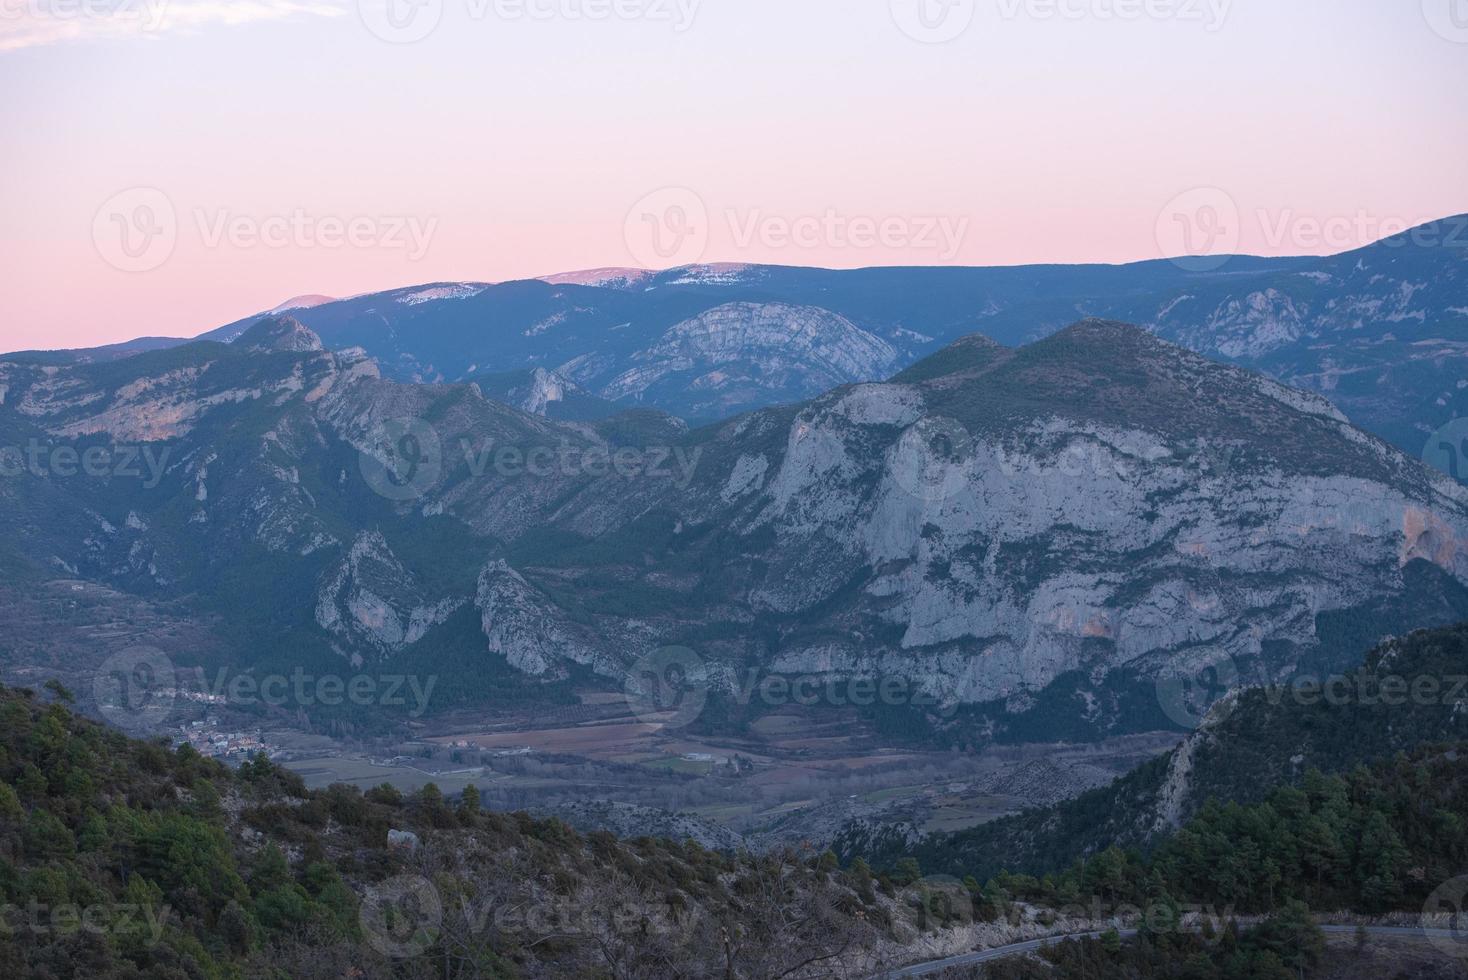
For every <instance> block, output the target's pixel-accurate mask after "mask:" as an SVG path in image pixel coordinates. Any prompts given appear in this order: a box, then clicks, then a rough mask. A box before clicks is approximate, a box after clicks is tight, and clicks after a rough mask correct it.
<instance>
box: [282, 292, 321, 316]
mask: <svg viewBox="0 0 1468 980" xmlns="http://www.w3.org/2000/svg"><path fill="white" fill-rule="evenodd" d="M336 301H337V298H336V297H335V296H322V295H319V294H316V293H310V294H307V295H305V296H292V297H291V298H290V299H288V300H286V301H285V302H284V303H281V304H280V305H279V306H277V307H275V308H274V309H271V310H266V311H265V315H266V316H277V315H279V314H281V313H289V312H290V311H291V310H309V309H313V308H315V307H317V306H325V305H326V304H327V303H335V302H336Z"/></svg>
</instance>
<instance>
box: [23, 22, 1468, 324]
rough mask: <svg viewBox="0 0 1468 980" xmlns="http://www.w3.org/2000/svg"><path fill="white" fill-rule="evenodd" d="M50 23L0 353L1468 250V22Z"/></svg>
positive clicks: (32, 63)
mask: <svg viewBox="0 0 1468 980" xmlns="http://www.w3.org/2000/svg"><path fill="white" fill-rule="evenodd" d="M28 2H29V0H0V86H3V90H4V91H5V92H6V93H7V98H6V100H5V101H4V103H3V105H0V134H3V135H0V141H3V150H4V160H5V179H4V182H3V185H0V214H3V217H4V222H3V225H0V267H3V268H4V270H5V273H6V274H5V286H4V289H3V292H0V324H3V326H0V350H14V349H20V348H27V347H60V346H85V345H92V344H99V343H107V342H112V341H118V340H122V339H126V338H129V337H133V336H138V335H143V334H159V335H175V336H182V335H193V334H196V333H199V332H202V331H204V330H208V329H211V328H213V327H215V326H218V325H220V324H222V323H225V322H228V321H230V320H233V319H236V318H238V317H241V316H245V315H248V314H250V313H252V312H257V311H260V310H263V309H267V308H269V307H271V306H274V305H275V304H277V303H279V302H280V301H282V300H284V299H286V298H288V297H290V296H294V295H298V294H303V293H326V294H330V295H337V296H342V295H350V294H354V293H361V292H367V291H372V290H378V289H385V288H390V287H394V286H400V285H409V284H414V283H422V282H432V281H440V280H487V281H498V280H505V279H512V278H520V277H527V276H534V275H540V274H546V273H550V272H556V271H562V270H569V269H578V268H591V267H598V266H610V265H646V264H656V265H663V264H678V263H681V262H684V261H710V262H712V261H742V262H776V263H783V264H789V265H822V266H832V267H857V266H868V265H887V264H894V265H897V264H900V265H913V264H920V265H934V264H960V265H981V264H1015V263H1025V262H1090V261H1096V262H1121V261H1131V260H1136V259H1145V258H1157V257H1160V256H1161V255H1162V254H1163V253H1165V252H1177V251H1181V250H1182V247H1183V246H1182V245H1181V244H1180V243H1181V242H1182V241H1183V239H1182V237H1181V236H1182V229H1183V228H1184V225H1180V224H1178V222H1177V218H1178V214H1177V213H1176V212H1178V211H1179V209H1181V211H1182V217H1183V218H1184V219H1186V220H1192V221H1198V220H1206V219H1210V218H1211V217H1212V216H1213V215H1215V214H1218V215H1221V216H1222V217H1223V226H1224V227H1223V228H1222V229H1221V230H1222V232H1223V233H1221V234H1214V235H1211V236H1210V235H1207V234H1203V233H1204V232H1207V231H1209V230H1210V229H1214V224H1212V223H1210V224H1209V225H1208V227H1207V228H1200V229H1195V231H1196V232H1197V234H1196V235H1195V236H1194V238H1193V241H1194V242H1202V243H1203V244H1204V245H1209V246H1212V247H1214V248H1229V249H1231V250H1238V251H1248V252H1255V253H1263V254H1290V253H1325V252H1333V251H1340V250H1344V249H1345V248H1348V247H1351V246H1353V245H1356V244H1361V243H1364V242H1366V241H1370V240H1372V239H1374V238H1376V237H1379V235H1380V234H1386V233H1391V232H1392V231H1394V230H1396V229H1399V228H1400V227H1402V226H1403V225H1406V224H1410V223H1417V222H1420V221H1424V220H1429V219H1431V218H1434V217H1441V216H1444V215H1448V214H1457V213H1463V212H1468V171H1465V161H1468V126H1465V125H1464V119H1463V111H1462V93H1463V92H1464V91H1465V90H1468V28H1461V29H1460V28H1458V27H1457V26H1456V24H1457V23H1458V22H1456V21H1454V20H1453V19H1452V18H1451V17H1450V16H1448V13H1447V12H1448V11H1449V10H1450V9H1451V8H1450V4H1452V3H1456V2H1462V0H1441V6H1442V9H1441V10H1438V9H1437V4H1438V0H1404V2H1402V3H1393V4H1383V3H1380V2H1376V0H1292V2H1289V3H1280V2H1279V0H1173V2H1169V0H1153V2H1154V9H1155V10H1156V11H1158V15H1157V16H1135V17H1134V16H1130V12H1132V11H1139V10H1142V9H1145V5H1144V4H1142V3H1140V2H1138V0H1050V2H1048V3H1047V2H1046V0H1025V2H1020V0H986V2H984V3H980V4H978V5H977V6H976V7H974V6H973V5H972V4H969V3H968V0H960V2H959V4H958V6H956V7H955V8H953V10H952V11H950V16H951V17H953V18H959V20H953V19H950V20H948V21H942V20H941V19H940V20H934V21H930V23H932V24H936V25H937V26H936V27H934V28H932V31H937V32H941V33H955V34H956V36H954V37H953V38H952V39H951V40H948V41H947V42H946V43H941V44H937V43H925V40H924V39H923V38H920V37H918V38H915V37H913V36H910V35H911V34H912V33H916V34H919V35H922V34H923V33H924V31H923V29H918V28H916V27H915V26H914V25H917V24H920V23H921V22H920V21H917V20H915V19H914V18H913V17H912V16H910V15H911V14H912V11H911V10H909V9H908V8H907V7H906V6H904V5H907V4H911V3H915V2H919V0H860V2H855V0H853V2H850V3H837V2H835V0H822V2H809V3H791V2H790V0H702V2H697V0H627V2H628V3H629V4H630V8H629V9H631V10H633V11H634V12H641V13H643V14H644V16H638V17H632V18H619V17H616V16H611V17H608V18H606V19H595V18H593V17H591V16H590V13H591V12H594V11H595V10H596V9H597V7H596V4H597V2H598V0H498V6H497V5H496V0H427V3H428V6H427V7H425V8H423V9H424V10H427V11H428V12H429V13H434V12H437V26H436V28H435V29H433V30H431V31H429V32H428V33H427V34H426V36H424V37H422V38H421V39H420V40H416V41H412V42H411V43H388V42H387V41H385V40H384V39H383V38H382V37H380V36H378V34H381V33H383V32H384V31H385V28H384V26H383V25H384V24H386V23H387V22H386V21H385V20H383V19H382V17H381V16H380V15H381V13H382V11H381V10H379V9H377V8H378V7H380V6H381V5H382V4H384V3H388V2H394V3H396V2H405V0H362V4H361V5H360V6H361V7H365V13H364V12H363V11H362V10H360V9H359V4H358V2H357V0H289V2H276V0H230V2H228V3H225V2H222V0H171V2H170V3H169V4H168V5H167V6H166V7H163V8H158V10H157V12H158V13H159V17H158V18H156V19H155V18H152V17H151V14H152V13H153V12H154V9H153V7H152V6H151V5H156V4H157V3H158V2H159V0H109V2H111V3H112V4H113V6H114V7H119V6H120V9H119V11H118V12H116V13H114V14H113V15H112V16H101V15H96V14H93V15H87V14H82V13H77V12H75V11H76V5H73V6H71V7H59V8H54V9H61V10H65V11H68V13H66V14H63V15H53V16H38V15H35V14H32V13H25V14H24V16H22V17H19V18H17V17H15V16H13V14H14V13H15V12H16V11H25V10H27V9H29V8H28V7H27V3H28ZM38 2H39V0H38ZM96 2H97V3H100V2H101V0H96ZM603 2H605V0H603ZM922 2H925V3H934V4H938V3H939V0H922ZM588 3H589V4H591V6H587V4H588ZM526 4H529V7H528V8H527V7H526V6H525V5H526ZM894 5H895V10H894ZM606 6H607V7H610V6H611V5H610V4H609V3H607V4H606ZM45 7H46V4H44V3H41V4H40V9H45ZM970 7H972V8H973V9H970ZM932 9H933V10H935V11H941V10H942V7H941V5H940V6H936V7H934V8H932ZM531 12H533V13H534V14H535V16H531ZM665 12H670V13H671V19H667V18H664V17H662V16H661V15H662V14H664V13H665ZM968 14H972V15H973V16H972V20H971V21H969V20H968V16H967V15H968ZM129 18H131V19H129ZM406 23H409V24H410V26H411V27H412V29H413V30H417V29H418V28H419V27H422V26H423V24H424V22H416V23H415V22H406ZM903 25H906V26H907V27H908V29H909V30H908V31H906V32H905V31H904V29H903ZM965 25H966V26H965ZM373 27H376V29H377V31H378V34H375V33H374V31H373ZM960 27H962V28H963V29H962V30H961V31H958V28H960ZM936 36H937V35H935V34H933V33H932V32H929V33H928V35H927V37H926V40H933V39H935V37H936ZM404 39H405V38H403V37H401V36H399V37H398V40H404ZM1200 216H1202V217H1201V218H1200ZM648 222H652V223H651V224H649V223H648ZM1321 223H1324V225H1325V227H1324V228H1323V229H1320V228H1318V225H1319V224H1321ZM654 227H656V228H657V229H658V230H659V232H660V234H661V241H662V243H663V244H664V245H665V246H666V247H665V248H663V249H662V251H658V250H657V249H654V248H652V247H651V246H652V243H653V239H652V237H651V236H652V232H653V229H654ZM680 230H686V231H687V232H688V234H683V235H679V234H677V232H679V231H680ZM1215 230H1216V229H1215ZM144 231H148V232H158V233H159V234H153V235H151V236H149V237H143V232H144Z"/></svg>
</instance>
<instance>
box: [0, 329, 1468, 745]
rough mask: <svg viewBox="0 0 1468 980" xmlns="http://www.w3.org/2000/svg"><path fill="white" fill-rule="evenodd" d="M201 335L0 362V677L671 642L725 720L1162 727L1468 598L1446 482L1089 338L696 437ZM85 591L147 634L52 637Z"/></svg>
mask: <svg viewBox="0 0 1468 980" xmlns="http://www.w3.org/2000/svg"><path fill="white" fill-rule="evenodd" d="M328 308H329V304H328V305H327V306H323V307H317V308H316V309H328ZM230 340H231V342H230V343H227V344H226V343H222V342H219V341H216V340H203V341H197V342H193V343H189V344H184V345H180V346H177V347H172V348H168V349H163V350H154V351H149V352H143V353H139V354H136V355H133V356H131V357H127V358H121V359H112V360H98V361H92V362H80V363H72V364H57V363H50V364H46V363H38V362H37V361H36V360H34V359H28V358H19V359H14V360H8V361H4V362H0V389H3V390H4V392H5V394H4V397H3V401H0V436H3V438H0V445H4V446H8V447H13V448H14V451H11V450H7V454H8V455H7V458H6V470H7V476H8V477H9V478H7V479H5V480H3V481H0V494H3V495H4V504H5V506H4V508H3V511H0V521H3V525H4V530H5V532H6V533H5V535H4V541H5V544H4V546H3V551H0V562H3V563H4V567H5V568H6V570H7V572H9V575H8V578H7V585H6V587H5V588H6V590H7V593H8V595H7V597H6V598H7V601H8V602H9V603H10V604H11V606H12V608H15V609H16V610H18V614H17V617H16V619H17V622H24V623H27V624H29V627H30V628H29V630H26V629H18V630H16V631H14V633H13V634H12V636H11V637H9V638H8V640H7V651H6V654H7V657H6V659H7V660H8V661H9V662H10V663H11V664H12V665H14V664H35V663H37V662H38V660H37V658H41V660H40V661H39V662H49V661H54V660H56V659H65V658H66V657H67V656H68V655H72V654H74V655H75V657H76V659H77V660H78V662H81V661H86V660H88V659H90V660H91V661H92V662H95V661H96V660H99V659H101V658H102V657H103V656H105V655H106V654H108V653H110V652H115V650H116V648H117V647H118V646H119V645H120V644H122V643H124V642H136V641H137V640H138V638H139V634H140V633H141V634H145V638H146V639H147V640H148V641H149V642H150V643H152V644H153V645H156V646H159V647H161V648H163V649H165V650H168V652H169V653H170V654H172V655H175V656H178V657H180V658H183V659H187V660H197V659H203V658H205V657H208V656H216V657H219V658H221V659H224V660H226V661H229V662H232V663H235V664H247V665H249V666H251V667H253V668H256V669H262V670H264V669H270V667H271V666H272V665H275V666H277V667H279V668H280V669H285V668H286V667H288V666H289V667H298V666H299V665H300V664H302V663H306V664H311V665H326V666H329V665H331V664H349V665H353V666H363V665H367V666H371V667H373V668H374V669H389V668H391V667H392V666H393V665H401V664H403V663H413V662H417V663H429V664H431V665H432V667H433V670H434V671H435V672H437V673H441V674H443V675H444V676H445V684H444V686H445V687H446V688H453V689H454V690H456V691H458V692H459V695H460V696H461V697H464V698H469V699H472V698H474V697H479V698H482V699H485V700H489V699H492V698H493V697H495V696H503V695H504V691H505V690H507V689H508V687H510V686H517V685H518V686H520V687H523V688H525V689H527V690H528V691H529V692H530V696H534V695H535V692H536V691H540V690H545V689H548V688H550V687H553V686H555V685H557V684H561V683H563V682H565V681H567V680H568V679H571V678H578V677H579V678H592V679H595V678H600V679H601V680H600V681H598V683H603V684H606V685H608V686H610V687H617V686H619V685H620V684H621V683H622V681H623V679H624V678H625V677H626V676H627V674H628V672H629V670H630V669H631V668H632V667H633V666H634V665H635V664H638V663H639V662H640V661H641V659H642V658H644V657H645V656H646V655H647V654H648V653H649V652H651V651H654V650H657V649H660V648H663V647H667V646H670V645H678V646H681V647H685V648H687V649H689V650H691V651H692V653H693V656H694V658H695V662H694V663H693V664H692V665H689V666H690V669H691V671H692V673H693V675H694V677H695V679H696V680H697V681H698V682H700V683H702V684H704V685H705V686H706V687H707V688H708V690H709V693H710V696H711V697H714V698H716V699H718V698H728V697H731V696H734V695H735V694H736V692H737V691H738V690H739V688H740V685H741V678H742V677H744V676H747V674H748V672H749V671H755V672H756V673H762V674H780V675H815V676H818V677H821V678H826V679H836V680H838V681H841V682H843V683H844V682H850V681H851V680H853V679H862V678H867V679H870V678H885V679H895V680H897V681H900V682H901V683H903V684H905V685H907V688H906V689H907V690H910V691H912V692H915V693H916V694H922V695H923V699H922V700H921V702H919V700H918V698H917V697H916V696H913V697H912V698H910V699H909V700H910V701H911V703H909V704H905V705H898V706H897V707H899V708H907V709H912V710H916V711H917V712H918V713H919V714H932V712H933V709H932V707H931V706H932V705H941V706H942V707H944V708H945V709H954V710H957V711H958V713H957V714H956V715H955V714H953V713H952V711H949V710H945V711H943V712H941V713H939V714H938V716H937V718H936V720H933V719H930V721H932V724H931V725H930V728H931V733H930V736H931V734H932V733H941V732H942V731H943V730H944V728H945V726H950V727H951V726H959V727H960V728H963V726H970V727H968V728H965V729H963V730H962V731H959V732H957V733H956V734H955V735H954V737H955V738H959V739H963V738H970V737H975V738H977V737H980V735H979V734H975V733H988V734H986V735H983V737H993V736H994V734H995V731H994V729H995V717H996V716H997V717H999V718H1001V719H1003V721H1002V723H1001V724H1002V725H1003V726H1008V727H1009V728H1010V729H1012V730H1013V732H1015V733H1016V734H1017V735H1018V734H1023V729H1024V726H1025V724H1026V722H1025V721H1024V720H1025V719H1029V722H1028V724H1030V725H1031V726H1032V727H1035V726H1039V727H1043V726H1044V725H1046V724H1049V721H1050V720H1052V719H1054V718H1056V717H1064V718H1067V719H1070V721H1069V722H1068V724H1069V725H1071V726H1072V727H1073V728H1075V729H1076V734H1078V735H1079V736H1081V737H1085V736H1088V735H1089V736H1094V735H1099V734H1103V733H1107V732H1111V731H1118V730H1139V729H1141V730H1145V729H1146V728H1147V727H1148V726H1152V727H1155V726H1156V725H1157V724H1158V723H1159V722H1162V723H1164V724H1165V723H1166V721H1165V719H1164V718H1163V715H1162V712H1159V711H1158V710H1157V705H1156V704H1155V703H1154V704H1152V710H1151V711H1150V713H1149V712H1147V711H1144V710H1141V709H1140V708H1139V707H1138V702H1137V692H1138V691H1146V690H1150V687H1149V684H1150V683H1151V681H1152V680H1154V679H1155V678H1157V677H1159V676H1164V675H1167V674H1168V673H1169V672H1176V671H1179V670H1181V671H1191V670H1194V669H1199V668H1203V667H1208V666H1210V665H1214V664H1217V663H1220V662H1227V663H1231V664H1233V665H1235V667H1236V669H1238V670H1241V671H1242V670H1247V671H1250V672H1257V673H1259V674H1262V675H1264V676H1266V677H1271V678H1274V677H1280V676H1287V675H1289V674H1290V673H1291V672H1293V671H1295V670H1298V669H1300V668H1301V667H1302V666H1308V665H1310V664H1311V663H1317V662H1320V661H1321V659H1322V658H1328V657H1329V656H1330V655H1331V653H1332V650H1331V648H1330V647H1329V645H1328V644H1327V645H1323V644H1322V642H1321V638H1322V635H1328V634H1330V631H1332V630H1334V631H1337V632H1339V631H1340V630H1343V629H1348V628H1352V627H1351V624H1356V626H1355V628H1359V629H1360V630H1362V631H1364V632H1365V633H1366V634H1367V635H1369V636H1372V637H1374V636H1375V635H1379V633H1380V632H1384V631H1390V630H1393V629H1401V628H1405V627H1407V626H1412V625H1430V624H1432V623H1434V622H1447V621H1451V620H1453V619H1455V618H1463V616H1464V613H1465V611H1468V604H1465V603H1464V602H1463V594H1464V588H1463V585H1464V583H1465V581H1468V554H1465V552H1464V549H1463V547H1462V542H1463V541H1464V538H1465V535H1468V490H1465V489H1464V488H1462V487H1461V486H1460V485H1459V484H1457V483H1455V482H1453V481H1451V480H1449V479H1447V478H1445V477H1443V476H1442V475H1441V474H1438V473H1436V472H1435V471H1433V470H1430V469H1429V468H1427V467H1426V466H1424V465H1423V464H1421V463H1420V462H1419V461H1417V460H1414V459H1412V458H1409V457H1408V456H1405V455H1404V454H1402V453H1400V452H1398V451H1397V450H1395V449H1393V448H1392V447H1391V446H1389V445H1388V444H1386V443H1385V442H1383V441H1382V440H1380V439H1378V438H1375V437H1373V436H1371V435H1369V434H1367V433H1366V432H1363V431H1362V430H1360V429H1358V428H1356V427H1354V426H1352V425H1351V424H1350V423H1349V422H1348V421H1347V420H1346V419H1345V418H1344V416H1343V415H1342V414H1341V413H1340V412H1339V411H1338V410H1337V409H1336V408H1335V407H1334V406H1332V405H1331V404H1330V403H1329V402H1328V401H1326V400H1325V399H1324V398H1322V397H1319V396H1316V395H1312V394H1308V393H1304V392H1300V391H1297V390H1294V389H1290V388H1287V387H1285V386H1283V385H1281V384H1279V383H1277V382H1274V381H1272V380H1270V379H1268V378H1265V377H1263V376H1260V375H1257V374H1254V373H1251V372H1248V371H1245V370H1242V369H1240V368H1237V367H1233V366H1228V365H1223V364H1219V363H1215V362H1212V361H1209V360H1206V359H1205V358H1203V357H1200V356H1198V355H1196V354H1193V353H1191V352H1189V351H1187V350H1184V349H1183V348H1180V347H1177V346H1175V345H1173V344H1170V343H1167V342H1165V341H1162V340H1159V339H1158V338H1157V337H1155V336H1154V335H1153V334H1151V333H1149V332H1147V331H1145V330H1142V329H1139V328H1136V327H1131V326H1127V325H1124V324H1120V323H1115V322H1110V321H1103V320H1095V319H1091V320H1085V321H1081V322H1079V323H1076V324H1074V325H1073V326H1071V327H1069V328H1067V329H1065V330H1063V331H1061V332H1059V333H1057V334H1054V335H1051V336H1048V337H1046V338H1045V339H1043V340H1039V341H1036V342H1033V343H1030V344H1028V345H1025V346H1022V347H1018V348H1014V347H1005V346H1002V345H1000V344H998V343H996V342H994V341H993V340H991V339H989V338H986V337H982V336H970V337H967V338H964V339H962V340H960V341H957V342H955V343H953V344H951V345H949V346H948V347H946V348H944V349H942V350H941V351H939V352H937V353H935V354H934V355H932V356H930V357H928V358H926V359H923V360H921V361H919V362H917V363H915V364H913V365H912V366H910V367H908V368H907V369H906V370H904V371H901V372H899V373H897V374H896V375H895V376H894V377H893V378H892V380H890V381H888V382H884V383H870V384H854V385H844V386H840V387H837V388H835V389H833V390H831V391H828V392H826V393H824V394H821V395H820V396H818V397H816V398H814V399H810V400H807V401H804V402H800V403H797V404H794V405H788V406H776V407H770V408H764V409H760V410H757V411H753V412H749V413H745V414H743V415H740V416H737V417H734V418H732V419H729V420H726V421H723V422H720V423H716V424H712V425H707V426H704V427H701V428H698V429H693V430H690V429H689V428H688V426H687V425H686V424H685V423H684V422H682V421H681V420H680V419H678V418H675V417H673V416H670V415H667V414H663V413H660V412H657V411H652V410H646V409H641V410H634V411H628V412H620V413H618V414H615V415H610V416H608V417H604V418H601V419H599V420H596V421H590V422H588V421H562V420H557V419H554V418H547V417H545V416H541V415H537V414H532V413H531V412H529V411H524V410H522V409H519V408H514V407H511V406H509V405H506V404H504V403H502V402H499V401H496V400H494V399H492V398H489V397H487V396H486V394H485V392H484V390H483V388H482V387H481V386H479V385H477V384H474V383H469V382H465V383H457V384H444V383H408V382H404V381H401V380H395V379H393V378H391V377H389V376H387V375H388V374H389V372H388V371H386V370H385V369H383V368H382V367H381V366H380V365H379V363H378V361H377V360H376V359H375V358H372V357H369V356H368V355H367V354H366V353H364V352H363V351H362V350H361V349H360V348H351V349H345V350H341V351H331V350H328V349H326V348H325V345H324V344H323V342H322V341H321V338H320V337H319V336H318V335H317V334H316V333H315V332H314V331H313V330H312V329H311V328H309V327H308V326H306V325H305V324H303V323H302V322H301V321H300V320H297V319H293V318H291V317H289V316H281V317H271V318H266V319H263V320H260V321H259V322H257V323H255V324H254V325H252V326H250V327H248V328H246V329H244V330H242V331H240V332H238V333H235V334H233V335H232V336H231V337H230ZM527 407H531V408H533V407H534V406H533V405H529V406H527ZM129 454H131V455H132V457H133V458H132V459H131V460H130V462H131V463H132V465H133V466H134V467H135V469H136V475H132V474H131V473H130V472H125V471H124V470H123V467H122V462H123V459H124V458H126V457H127V456H128V455H129ZM103 458H105V459H106V460H107V461H108V462H107V465H106V466H105V467H102V468H101V469H100V470H99V471H94V472H80V473H79V472H77V463H76V460H78V459H80V460H86V459H94V460H97V461H100V460H101V459H103ZM98 465H99V466H100V462H99V464H98ZM58 582H64V583H67V584H66V585H64V586H62V588H63V590H70V593H67V592H65V591H63V593H62V596H61V597H60V598H58V596H57V588H58V585H57V583H58ZM71 593H75V594H71ZM100 593H105V594H106V595H107V596H108V597H111V598H109V599H108V601H109V602H113V603H114V607H115V605H116V604H122V603H133V606H131V607H129V609H128V611H127V613H126V621H127V622H129V623H133V624H136V623H137V622H139V621H143V622H146V623H149V624H151V625H149V627H148V628H147V629H146V630H142V629H138V628H132V629H122V628H117V627H118V620H119V619H121V618H122V614H117V613H114V614H113V615H112V616H111V617H110V618H109V620H108V621H109V622H110V623H111V626H112V628H111V629H104V628H97V627H93V626H91V625H90V624H89V625H88V626H87V627H86V628H85V629H82V628H78V627H76V626H75V619H76V617H75V615H74V610H75V606H76V603H78V602H81V601H89V600H91V599H92V598H94V597H95V596H96V595H98V594H100ZM98 601H101V600H98ZM20 610H29V611H31V612H28V613H27V614H26V615H24V616H22V615H20V614H19V611H20ZM181 638H186V640H187V641H186V642H185V641H184V639H181ZM415 658H416V659H415ZM449 681H453V683H452V684H450V683H449ZM919 703H920V704H921V705H922V706H921V707H914V706H915V705H918V704H919ZM974 712H979V713H980V714H979V715H975V714H974ZM945 718H946V719H948V720H946V721H945V720H944V719H945ZM1016 719H1018V720H1016ZM1174 720H1176V719H1174ZM1001 734H1002V733H1001Z"/></svg>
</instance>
